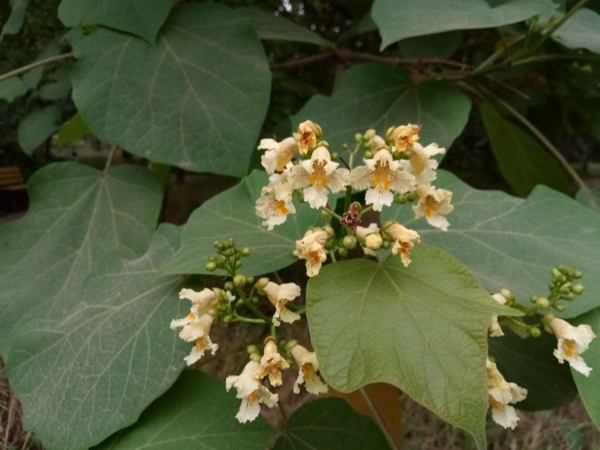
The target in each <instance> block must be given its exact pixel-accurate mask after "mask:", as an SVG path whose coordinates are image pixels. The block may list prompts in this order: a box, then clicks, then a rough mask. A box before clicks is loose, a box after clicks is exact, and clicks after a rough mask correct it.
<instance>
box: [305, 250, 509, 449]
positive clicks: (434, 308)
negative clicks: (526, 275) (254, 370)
mask: <svg viewBox="0 0 600 450" xmlns="http://www.w3.org/2000/svg"><path fill="white" fill-rule="evenodd" d="M412 260H413V262H412V263H411V265H410V266H409V267H408V268H405V267H404V266H403V265H402V263H401V261H400V258H396V257H390V258H388V259H387V260H386V261H385V262H383V263H381V264H377V263H375V262H373V261H369V260H365V259H355V260H351V261H344V262H340V263H337V264H332V265H329V266H326V267H325V268H324V269H323V270H322V271H321V273H320V274H319V275H318V276H317V277H314V278H312V279H311V280H310V281H309V283H308V287H307V305H308V309H307V314H308V321H309V325H310V334H311V338H312V343H313V345H314V347H315V349H316V352H317V356H318V358H319V363H320V366H321V373H322V374H323V376H324V378H325V379H326V381H327V382H328V383H329V384H330V385H331V386H333V387H334V388H335V389H338V390H340V391H342V392H350V391H353V390H355V389H358V388H360V387H361V386H364V385H366V384H369V383H375V382H384V383H390V384H393V385H394V386H397V387H399V388H400V389H402V390H404V391H405V392H406V393H407V394H409V395H410V396H411V397H413V398H414V399H415V400H416V401H418V402H419V403H421V404H423V405H424V406H426V407H427V408H429V409H431V410H432V411H433V412H435V413H436V414H438V415H439V416H440V417H441V418H442V419H444V420H446V421H448V422H450V423H452V424H454V425H457V426H459V427H461V428H464V429H465V430H467V431H469V432H470V433H471V434H473V436H474V437H475V440H476V442H477V443H478V445H479V447H480V448H484V447H485V415H486V411H487V378H486V373H485V361H486V358H487V354H488V349H487V327H488V325H489V322H490V318H491V316H492V315H493V314H498V313H502V314H509V315H510V314H519V313H518V312H517V311H516V310H514V309H509V308H505V307H499V306H500V305H498V304H497V303H496V302H494V300H493V299H492V298H491V297H490V295H489V294H488V293H487V292H486V291H484V290H483V289H482V288H481V286H480V285H479V283H478V282H477V280H475V278H474V277H473V276H472V275H471V274H470V273H469V272H468V270H467V269H466V268H465V267H464V266H463V265H462V264H460V263H459V262H458V261H457V260H455V259H454V258H453V257H452V256H450V255H449V254H448V253H446V252H444V251H443V250H440V249H438V248H435V247H428V246H424V245H419V246H417V247H415V248H414V249H413V252H412ZM350 369H351V370H350Z"/></svg>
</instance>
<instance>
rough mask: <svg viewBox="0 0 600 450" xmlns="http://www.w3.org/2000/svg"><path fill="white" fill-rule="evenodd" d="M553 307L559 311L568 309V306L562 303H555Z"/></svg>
mask: <svg viewBox="0 0 600 450" xmlns="http://www.w3.org/2000/svg"><path fill="white" fill-rule="evenodd" d="M552 307H553V308H554V309H555V310H557V311H558V312H563V311H564V310H565V309H567V307H566V306H565V305H563V304H562V303H555V304H554V305H553V306H552Z"/></svg>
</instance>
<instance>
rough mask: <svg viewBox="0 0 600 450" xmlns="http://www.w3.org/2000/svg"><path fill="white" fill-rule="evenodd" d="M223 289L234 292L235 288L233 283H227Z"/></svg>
mask: <svg viewBox="0 0 600 450" xmlns="http://www.w3.org/2000/svg"><path fill="white" fill-rule="evenodd" d="M223 287H224V288H225V290H226V291H233V288H234V287H235V286H234V285H233V283H232V282H231V281H227V282H226V283H225V284H224V285H223Z"/></svg>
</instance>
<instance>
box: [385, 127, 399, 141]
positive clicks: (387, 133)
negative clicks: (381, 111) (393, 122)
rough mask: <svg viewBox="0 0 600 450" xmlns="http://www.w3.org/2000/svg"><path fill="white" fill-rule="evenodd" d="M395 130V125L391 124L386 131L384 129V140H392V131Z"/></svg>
mask: <svg viewBox="0 0 600 450" xmlns="http://www.w3.org/2000/svg"><path fill="white" fill-rule="evenodd" d="M395 130H396V127H394V126H391V127H389V128H388V129H387V130H386V131H385V142H388V143H390V142H394V136H393V134H394V131H395Z"/></svg>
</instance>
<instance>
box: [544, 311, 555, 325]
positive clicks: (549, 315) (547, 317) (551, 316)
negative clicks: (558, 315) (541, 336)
mask: <svg viewBox="0 0 600 450" xmlns="http://www.w3.org/2000/svg"><path fill="white" fill-rule="evenodd" d="M552 319H554V314H552V313H547V314H544V316H543V317H542V323H543V324H544V325H547V324H549V323H550V322H551V321H552Z"/></svg>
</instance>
